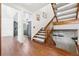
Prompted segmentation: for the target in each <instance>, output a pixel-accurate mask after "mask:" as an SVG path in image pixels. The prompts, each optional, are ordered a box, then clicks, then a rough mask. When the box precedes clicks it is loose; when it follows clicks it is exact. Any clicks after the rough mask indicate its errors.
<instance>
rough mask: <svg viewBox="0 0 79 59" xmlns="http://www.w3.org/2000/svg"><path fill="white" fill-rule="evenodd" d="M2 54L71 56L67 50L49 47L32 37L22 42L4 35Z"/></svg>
mask: <svg viewBox="0 0 79 59" xmlns="http://www.w3.org/2000/svg"><path fill="white" fill-rule="evenodd" d="M1 55H2V56H71V55H75V54H71V53H69V52H67V51H64V50H62V49H59V48H56V47H52V48H51V47H49V46H47V45H45V44H39V43H37V42H35V41H31V40H30V39H26V41H25V42H24V44H20V43H18V42H17V41H16V39H15V38H11V37H3V38H2V39H1Z"/></svg>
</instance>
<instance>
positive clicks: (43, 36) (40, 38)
mask: <svg viewBox="0 0 79 59" xmlns="http://www.w3.org/2000/svg"><path fill="white" fill-rule="evenodd" d="M33 39H34V40H35V41H37V42H39V43H44V42H45V39H46V32H45V30H44V29H43V28H41V29H40V31H39V32H38V33H37V34H36V35H35V36H34V37H33Z"/></svg>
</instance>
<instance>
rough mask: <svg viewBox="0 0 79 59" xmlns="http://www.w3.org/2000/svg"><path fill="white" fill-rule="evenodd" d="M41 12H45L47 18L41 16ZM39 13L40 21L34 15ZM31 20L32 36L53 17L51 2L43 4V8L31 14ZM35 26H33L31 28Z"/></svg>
mask: <svg viewBox="0 0 79 59" xmlns="http://www.w3.org/2000/svg"><path fill="white" fill-rule="evenodd" d="M42 12H46V14H47V19H45V18H43V17H42ZM37 14H39V15H40V21H37V20H36V15H37ZM33 17H34V18H33V20H32V37H33V36H34V35H35V34H36V33H37V32H38V31H39V30H40V29H41V28H42V27H45V26H46V25H47V24H48V23H49V21H50V20H51V19H52V18H53V17H54V13H53V9H52V7H51V4H48V5H46V6H44V7H43V8H41V9H39V10H38V11H36V12H35V13H34V14H33ZM34 26H35V28H33V27H34Z"/></svg>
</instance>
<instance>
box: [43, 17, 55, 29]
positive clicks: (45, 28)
mask: <svg viewBox="0 0 79 59" xmlns="http://www.w3.org/2000/svg"><path fill="white" fill-rule="evenodd" d="M54 18H55V16H54V17H53V18H52V20H51V21H50V22H49V23H48V24H47V25H46V26H45V28H44V29H46V28H47V27H48V26H49V24H50V23H51V22H52V21H53V19H54Z"/></svg>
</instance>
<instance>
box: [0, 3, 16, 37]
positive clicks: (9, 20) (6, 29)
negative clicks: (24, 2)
mask: <svg viewBox="0 0 79 59" xmlns="http://www.w3.org/2000/svg"><path fill="white" fill-rule="evenodd" d="M16 12H17V11H16V10H15V9H13V8H11V7H8V6H6V5H4V4H2V20H1V21H2V22H1V23H2V24H1V30H2V32H1V33H2V36H13V16H14V14H15V13H16Z"/></svg>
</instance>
